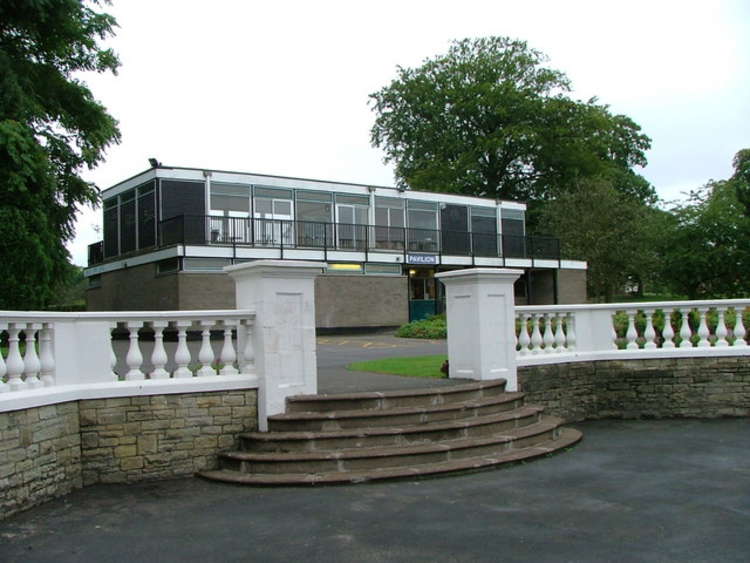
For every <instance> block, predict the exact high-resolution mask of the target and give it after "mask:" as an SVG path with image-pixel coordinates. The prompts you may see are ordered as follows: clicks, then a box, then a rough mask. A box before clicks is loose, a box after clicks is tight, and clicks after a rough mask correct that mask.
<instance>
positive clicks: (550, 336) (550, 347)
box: [544, 313, 555, 354]
mask: <svg viewBox="0 0 750 563" xmlns="http://www.w3.org/2000/svg"><path fill="white" fill-rule="evenodd" d="M554 344H555V335H554V333H553V332H552V320H551V319H550V316H549V313H544V353H545V354H552V353H553V352H554V351H555V348H554Z"/></svg>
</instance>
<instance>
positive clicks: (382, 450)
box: [219, 417, 562, 473]
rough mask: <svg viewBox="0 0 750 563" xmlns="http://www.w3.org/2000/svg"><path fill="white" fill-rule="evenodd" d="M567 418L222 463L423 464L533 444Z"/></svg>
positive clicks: (243, 456)
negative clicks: (434, 439)
mask: <svg viewBox="0 0 750 563" xmlns="http://www.w3.org/2000/svg"><path fill="white" fill-rule="evenodd" d="M561 422H562V421H561V420H560V419H558V418H555V417H544V418H543V419H542V420H541V421H539V422H536V423H534V424H531V425H528V426H523V427H519V428H511V429H508V430H506V431H503V432H500V433H495V434H490V435H488V436H482V437H470V438H459V439H454V440H444V441H441V442H439V443H434V442H429V443H425V444H416V445H415V444H406V445H395V446H387V447H372V448H350V449H341V450H337V451H312V452H293V453H277V452H270V453H258V452H229V453H225V454H221V455H220V457H219V459H220V466H221V467H222V468H223V469H229V470H232V471H244V472H246V473H330V472H336V471H361V470H369V469H383V468H388V467H399V466H419V465H422V464H432V463H441V462H445V461H451V460H456V459H463V458H469V457H479V456H499V455H502V454H503V453H504V452H505V451H506V450H509V449H514V448H516V449H517V448H524V447H530V446H533V445H535V444H538V443H540V442H546V441H549V440H551V439H554V438H555V436H556V435H557V429H558V427H559V425H560V423H561Z"/></svg>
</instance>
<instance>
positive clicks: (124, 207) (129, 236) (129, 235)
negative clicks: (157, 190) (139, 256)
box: [120, 190, 135, 254]
mask: <svg viewBox="0 0 750 563" xmlns="http://www.w3.org/2000/svg"><path fill="white" fill-rule="evenodd" d="M133 250H135V190H131V191H129V192H127V193H126V194H123V195H122V196H121V199H120V252H121V253H123V254H124V253H125V252H131V251H133Z"/></svg>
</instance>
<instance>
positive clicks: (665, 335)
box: [661, 309, 674, 348]
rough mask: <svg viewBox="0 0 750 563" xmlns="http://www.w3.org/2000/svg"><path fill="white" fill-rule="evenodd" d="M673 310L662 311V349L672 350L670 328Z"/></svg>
mask: <svg viewBox="0 0 750 563" xmlns="http://www.w3.org/2000/svg"><path fill="white" fill-rule="evenodd" d="M673 311H674V309H664V329H662V331H661V337H662V339H663V340H664V342H662V344H661V347H662V348H674V329H673V328H672V312H673Z"/></svg>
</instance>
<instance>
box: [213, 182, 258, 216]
mask: <svg viewBox="0 0 750 563" xmlns="http://www.w3.org/2000/svg"><path fill="white" fill-rule="evenodd" d="M210 204H211V211H212V212H216V211H218V212H224V211H235V212H240V213H249V212H250V187H249V186H243V185H241V184H221V183H212V184H211V201H210Z"/></svg>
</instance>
